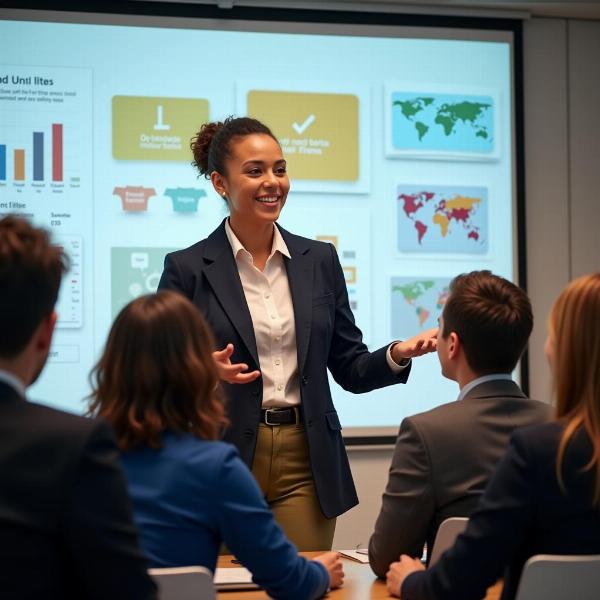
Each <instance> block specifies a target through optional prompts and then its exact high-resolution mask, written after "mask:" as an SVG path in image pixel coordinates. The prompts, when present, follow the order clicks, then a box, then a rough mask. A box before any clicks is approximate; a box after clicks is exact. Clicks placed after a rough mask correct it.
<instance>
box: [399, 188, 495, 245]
mask: <svg viewBox="0 0 600 600" xmlns="http://www.w3.org/2000/svg"><path fill="white" fill-rule="evenodd" d="M397 202H398V250H399V251H400V252H445V253H461V254H465V253H469V254H484V253H486V252H487V251H488V192H487V189H486V188H483V187H467V186H462V187H461V186H431V185H423V186H418V185H416V186H415V185H399V186H398V188H397Z"/></svg>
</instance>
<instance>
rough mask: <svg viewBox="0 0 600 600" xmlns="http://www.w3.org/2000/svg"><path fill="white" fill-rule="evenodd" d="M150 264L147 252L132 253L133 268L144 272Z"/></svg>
mask: <svg viewBox="0 0 600 600" xmlns="http://www.w3.org/2000/svg"><path fill="white" fill-rule="evenodd" d="M149 264H150V256H149V255H148V253H147V252H132V253H131V268H132V269H139V270H140V271H143V270H145V269H147V268H148V265H149Z"/></svg>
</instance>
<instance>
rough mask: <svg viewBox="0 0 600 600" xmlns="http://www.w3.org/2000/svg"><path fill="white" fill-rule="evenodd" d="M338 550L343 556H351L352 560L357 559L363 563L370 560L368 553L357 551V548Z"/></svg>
mask: <svg viewBox="0 0 600 600" xmlns="http://www.w3.org/2000/svg"><path fill="white" fill-rule="evenodd" d="M338 552H339V553H340V554H341V555H342V556H345V557H346V558H351V559H352V560H356V561H358V562H359V563H362V564H365V563H368V562H369V556H368V555H367V554H363V553H362V552H357V551H356V550H338Z"/></svg>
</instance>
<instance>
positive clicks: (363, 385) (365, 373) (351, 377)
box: [327, 244, 411, 394]
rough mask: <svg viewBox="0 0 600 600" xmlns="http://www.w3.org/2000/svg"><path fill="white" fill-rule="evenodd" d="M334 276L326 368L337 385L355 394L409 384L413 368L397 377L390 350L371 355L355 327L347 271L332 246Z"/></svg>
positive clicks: (383, 349)
mask: <svg viewBox="0 0 600 600" xmlns="http://www.w3.org/2000/svg"><path fill="white" fill-rule="evenodd" d="M329 247H330V251H331V261H332V272H333V280H334V295H335V327H334V329H333V336H332V339H331V346H330V351H329V357H328V360H327V366H328V367H329V370H330V371H331V374H332V375H333V378H334V379H335V381H336V382H337V383H338V384H339V385H340V386H341V387H343V388H344V389H345V390H347V391H349V392H353V393H355V394H359V393H363V392H370V391H371V390H374V389H378V388H382V387H385V386H388V385H393V384H395V383H406V381H407V379H408V375H409V373H410V368H411V365H410V364H409V365H407V366H406V367H405V368H404V369H403V370H402V371H401V372H400V373H394V372H393V371H392V369H390V366H389V365H388V363H387V359H386V353H387V349H388V346H384V347H383V348H379V349H378V350H375V351H374V352H369V350H368V348H367V347H366V345H365V344H364V343H363V339H362V332H361V330H360V329H359V328H358V327H357V326H356V323H355V321H354V315H353V314H352V310H351V309H350V303H349V302H348V290H347V288H346V280H345V278H344V271H343V269H342V266H341V265H340V260H339V258H338V255H337V252H336V251H335V248H334V247H333V245H332V244H329Z"/></svg>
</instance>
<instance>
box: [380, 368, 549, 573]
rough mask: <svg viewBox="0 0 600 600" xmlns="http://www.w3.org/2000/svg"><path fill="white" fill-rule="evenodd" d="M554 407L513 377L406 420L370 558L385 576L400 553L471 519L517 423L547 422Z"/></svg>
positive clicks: (418, 549)
mask: <svg viewBox="0 0 600 600" xmlns="http://www.w3.org/2000/svg"><path fill="white" fill-rule="evenodd" d="M549 416H550V408H549V406H548V405H547V404H543V403H542V402H537V401H536V400H529V399H528V398H527V397H526V396H525V395H524V394H523V392H522V391H521V390H520V389H519V387H518V386H517V384H516V383H514V382H513V381H508V380H502V379H497V380H493V381H488V382H484V383H481V384H479V385H477V386H476V387H474V388H473V389H472V390H470V391H469V392H468V393H467V395H466V396H465V397H464V398H463V399H462V400H458V401H455V402H450V403H449V404H443V405H442V406H438V407H437V408H434V409H433V410H430V411H428V412H424V413H421V414H418V415H414V416H412V417H408V418H406V419H404V420H403V421H402V425H401V427H400V433H399V436H398V440H397V442H396V448H395V450H394V456H393V458H392V464H391V467H390V474H389V479H388V484H387V487H386V490H385V492H384V494H383V500H382V506H381V512H380V513H379V517H378V519H377V522H376V524H375V531H374V533H373V535H372V536H371V541H370V543H369V562H370V563H371V568H372V569H373V571H374V572H375V573H376V574H377V575H379V576H380V577H385V574H386V572H387V570H388V567H389V565H390V563H391V562H394V561H396V560H398V557H399V556H400V554H408V555H411V556H415V557H420V556H421V553H422V551H423V544H424V543H425V542H427V547H428V548H429V550H430V552H431V549H432V547H433V541H434V540H435V536H436V533H437V530H438V527H439V526H440V524H441V523H442V521H444V520H445V519H447V518H449V517H469V516H470V515H471V513H472V512H473V510H474V509H475V507H476V506H477V503H478V502H479V499H480V497H481V495H482V494H483V491H484V490H485V486H486V485H487V483H488V480H489V478H490V477H491V475H492V473H493V472H494V469H495V468H496V465H497V463H498V461H499V460H500V458H501V457H502V456H503V455H504V453H505V452H506V449H507V447H508V442H509V439H510V435H511V433H512V432H513V430H514V429H515V428H517V427H523V426H525V425H533V424H536V423H541V422H544V421H547V420H548V418H549Z"/></svg>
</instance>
